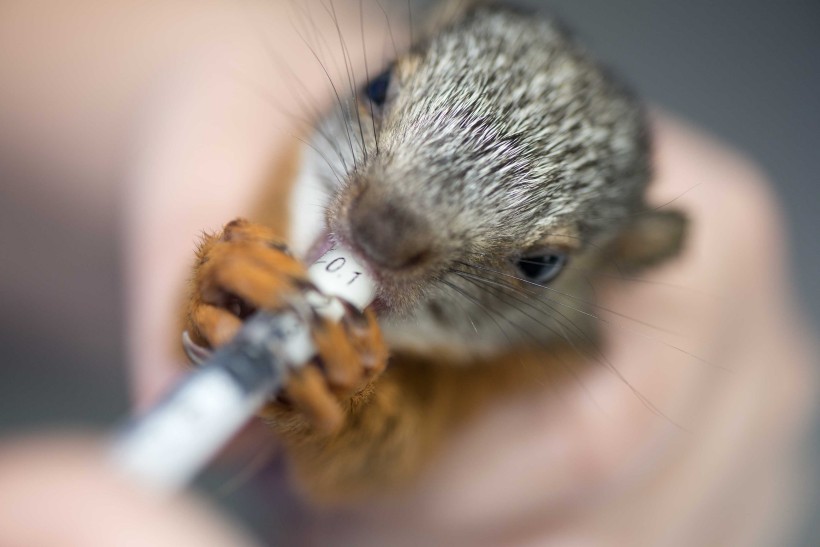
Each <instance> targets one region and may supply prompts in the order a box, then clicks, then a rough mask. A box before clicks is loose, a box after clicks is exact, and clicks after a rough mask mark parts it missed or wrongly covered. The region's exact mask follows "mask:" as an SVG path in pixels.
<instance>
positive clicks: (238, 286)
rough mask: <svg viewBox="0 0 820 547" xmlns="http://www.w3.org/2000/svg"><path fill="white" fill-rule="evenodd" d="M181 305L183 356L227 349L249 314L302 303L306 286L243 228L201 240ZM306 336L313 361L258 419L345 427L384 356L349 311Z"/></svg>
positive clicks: (267, 235) (367, 323) (301, 269)
mask: <svg viewBox="0 0 820 547" xmlns="http://www.w3.org/2000/svg"><path fill="white" fill-rule="evenodd" d="M197 258H198V260H197V263H196V266H195V269H194V276H193V280H192V294H191V298H190V301H189V305H188V314H187V325H188V326H187V328H188V334H189V341H188V342H187V345H188V348H187V349H188V351H189V355H191V354H192V352H193V353H196V352H197V351H199V352H200V355H204V352H202V348H215V347H217V346H220V345H222V344H224V343H226V342H228V341H230V340H231V339H232V338H233V337H234V335H235V334H236V333H237V331H238V330H239V329H240V328H241V326H242V322H243V321H244V320H245V319H247V318H248V317H249V316H251V315H252V314H253V313H254V312H255V311H256V310H259V309H265V310H277V309H283V308H285V307H288V306H289V305H290V303H291V302H293V301H294V299H297V298H301V297H302V293H303V291H304V290H305V289H308V288H310V287H311V286H312V285H311V283H310V281H309V279H308V276H307V270H306V268H305V266H304V265H303V264H302V263H301V262H299V261H298V260H297V259H296V258H294V257H293V256H291V255H290V253H289V252H288V250H287V247H286V246H285V245H284V244H283V243H282V241H281V239H279V238H277V237H276V236H275V234H274V233H273V232H272V231H271V230H270V229H268V228H267V227H265V226H261V225H258V224H253V223H250V222H248V221H245V220H235V221H233V222H231V223H229V224H227V225H226V226H225V227H224V229H223V231H222V233H221V234H218V235H214V236H208V237H206V238H205V240H204V241H203V242H202V244H201V245H200V247H199V249H198V252H197ZM312 322H313V325H312V333H313V340H314V344H315V346H316V348H317V350H318V357H317V358H316V359H315V360H314V361H313V362H311V363H309V364H307V365H306V366H305V367H303V368H301V369H298V370H294V371H293V372H292V373H291V375H290V377H289V378H288V381H287V384H286V386H285V388H284V389H283V391H282V393H281V397H280V400H281V401H283V402H284V403H283V404H282V403H279V404H273V405H271V406H270V407H269V408H268V409H267V411H266V412H265V416H266V417H268V418H271V419H274V420H276V419H285V418H288V419H290V418H293V417H294V413H295V414H297V415H300V416H301V417H302V418H304V419H306V420H307V422H308V423H309V424H310V425H312V426H314V427H317V428H319V429H322V430H325V431H332V430H335V429H337V428H338V427H339V426H340V425H341V424H342V423H343V421H344V412H343V407H346V406H348V405H343V404H340V403H344V402H346V401H349V400H350V398H351V397H353V396H355V395H356V394H359V393H361V392H362V391H363V390H365V388H367V387H368V385H369V384H370V383H371V382H372V381H373V380H374V379H375V378H376V377H378V375H379V374H380V373H381V372H382V371H383V370H384V367H385V364H386V362H387V349H386V346H385V344H384V342H383V341H382V337H381V331H380V330H379V327H378V323H377V322H376V318H375V315H374V314H373V313H372V312H371V311H369V310H368V311H365V312H364V313H360V312H358V311H357V310H355V309H353V308H352V307H351V308H350V309H349V310H348V313H347V314H346V315H345V316H344V318H343V319H342V320H341V321H340V322H338V323H335V322H332V321H329V320H326V319H324V318H322V317H321V316H319V315H318V314H314V316H313V318H312Z"/></svg>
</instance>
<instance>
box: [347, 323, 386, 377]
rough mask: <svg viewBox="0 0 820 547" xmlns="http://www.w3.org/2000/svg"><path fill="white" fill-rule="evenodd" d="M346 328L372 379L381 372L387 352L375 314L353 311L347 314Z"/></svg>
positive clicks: (384, 365)
mask: <svg viewBox="0 0 820 547" xmlns="http://www.w3.org/2000/svg"><path fill="white" fill-rule="evenodd" d="M346 327H347V330H348V332H349V333H350V339H351V340H352V343H353V347H354V348H355V350H356V351H357V353H358V354H359V360H360V363H361V366H362V367H363V368H364V369H365V371H366V373H367V376H368V377H369V378H372V377H374V376H376V375H378V374H380V373H381V372H383V371H384V369H385V367H386V366H387V357H388V351H387V345H386V344H385V342H384V338H383V336H382V331H381V328H380V327H379V323H378V320H377V319H376V314H375V313H374V312H373V311H372V310H369V309H368V310H365V311H364V313H358V312H356V311H353V312H351V313H349V314H348V320H347V321H346Z"/></svg>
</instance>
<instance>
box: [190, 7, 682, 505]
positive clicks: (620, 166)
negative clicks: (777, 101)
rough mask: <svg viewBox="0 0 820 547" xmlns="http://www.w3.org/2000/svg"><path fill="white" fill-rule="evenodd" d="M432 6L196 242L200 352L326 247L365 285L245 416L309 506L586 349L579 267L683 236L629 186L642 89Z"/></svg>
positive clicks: (546, 34)
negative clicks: (376, 67)
mask: <svg viewBox="0 0 820 547" xmlns="http://www.w3.org/2000/svg"><path fill="white" fill-rule="evenodd" d="M437 13H438V15H436V16H434V17H433V24H432V25H430V27H429V30H428V31H426V32H425V33H424V34H423V35H422V36H419V37H417V39H416V40H415V43H413V44H412V46H411V47H410V49H409V51H407V52H406V53H404V54H402V55H400V56H399V57H398V58H397V59H395V60H394V61H393V62H392V63H391V64H390V65H389V67H388V68H387V70H385V71H384V72H383V73H381V74H380V75H378V76H377V77H375V78H373V79H371V81H369V82H367V83H364V84H363V85H361V87H359V88H358V89H356V90H355V92H352V93H351V94H350V95H349V96H347V97H341V98H340V100H339V101H338V102H337V103H336V106H335V108H334V109H333V110H332V111H331V112H329V113H327V114H326V115H325V116H324V117H323V118H322V119H321V120H319V121H318V123H317V124H316V127H315V133H314V134H313V135H312V136H311V137H310V138H309V143H308V144H309V145H308V146H306V147H305V148H304V150H302V151H301V153H300V157H299V159H298V167H297V168H296V169H295V171H296V173H295V176H293V177H281V179H280V180H276V181H274V183H273V184H274V190H273V191H272V192H271V196H273V197H268V198H267V199H265V200H263V203H262V204H261V205H262V207H261V210H260V213H259V215H258V218H260V219H262V220H264V223H263V222H260V223H254V222H250V221H246V220H236V221H233V222H231V223H229V224H227V225H226V226H225V228H224V230H223V231H222V232H221V233H219V234H214V235H210V236H206V237H205V238H204V240H203V242H202V244H201V246H200V247H199V249H198V253H197V261H196V265H195V268H194V272H193V279H192V283H191V296H190V299H189V304H188V307H187V310H186V311H187V313H186V329H187V330H188V331H190V333H191V336H192V337H193V339H194V341H195V342H196V343H199V344H202V345H205V346H210V347H213V346H217V345H219V344H221V343H224V342H225V341H227V340H229V339H230V338H231V336H232V335H233V334H234V333H235V332H236V330H237V329H238V328H239V326H240V325H241V321H242V320H243V319H244V318H246V317H247V316H249V315H250V314H251V313H252V312H253V310H255V309H259V308H275V307H277V306H279V305H281V296H282V295H283V294H286V293H287V292H288V291H290V290H298V289H299V288H300V287H303V286H304V284H305V283H307V281H306V277H305V266H304V264H310V263H311V262H312V261H314V260H315V259H316V258H318V256H320V255H321V254H322V252H324V251H325V250H326V249H328V248H329V247H330V245H332V243H333V242H339V243H341V244H343V245H344V246H346V247H348V248H349V249H351V250H352V251H353V252H354V253H355V254H356V255H357V257H358V258H359V259H360V260H361V261H362V262H363V263H364V264H366V266H367V267H368V268H369V270H370V273H371V274H372V276H373V277H374V278H375V279H376V280H377V282H378V286H379V289H378V296H377V301H376V304H375V305H374V306H373V307H372V308H373V310H369V311H367V312H366V313H364V314H361V315H357V314H355V313H351V314H349V318H348V319H347V320H346V321H345V322H344V323H343V324H341V325H333V324H330V323H324V322H319V323H318V324H317V326H316V329H315V331H316V333H315V338H316V343H317V345H318V347H319V348H320V358H319V359H318V360H317V361H316V362H315V363H314V364H312V365H311V366H309V367H308V368H306V369H305V370H304V371H302V372H300V373H298V374H295V375H294V376H293V377H292V378H291V379H290V382H289V384H288V386H287V388H286V389H285V390H284V392H283V394H282V396H281V397H280V399H279V400H278V401H277V402H276V403H273V404H271V405H270V406H269V407H268V408H267V409H266V410H265V412H264V417H265V419H266V420H268V421H269V422H270V424H271V425H272V427H273V428H274V429H275V430H277V431H278V434H279V435H280V436H281V438H282V439H283V442H284V443H285V444H286V446H287V453H288V458H289V461H290V464H291V466H292V469H293V470H294V471H295V474H296V476H297V478H298V481H299V484H300V486H301V487H302V489H303V490H304V491H305V492H307V493H308V494H309V495H310V496H311V497H312V498H314V499H316V500H319V501H325V502H340V501H346V500H350V499H354V498H357V497H360V496H367V495H374V494H378V493H383V492H385V491H389V490H391V489H394V488H398V487H401V485H402V484H405V483H406V482H407V480H408V479H409V478H412V477H413V476H414V474H415V473H418V472H419V470H420V469H421V468H422V467H423V464H424V463H425V462H426V461H428V460H429V458H430V457H431V456H433V455H434V454H435V451H436V449H437V447H439V446H440V445H441V443H442V442H443V441H445V440H446V439H447V437H448V435H449V434H450V433H451V432H452V431H453V430H454V428H456V427H458V426H459V425H460V424H463V423H464V422H465V421H466V420H469V419H473V418H476V417H477V416H478V415H480V411H481V410H482V409H486V408H487V406H488V405H489V404H491V403H492V402H493V401H500V400H503V398H505V397H512V396H516V395H520V394H522V393H524V392H525V391H526V390H537V389H544V384H545V382H553V383H554V382H560V381H565V380H567V379H566V378H560V377H559V376H560V374H559V373H560V371H562V370H566V369H567V368H568V367H567V363H568V362H570V363H575V364H576V365H578V364H579V363H582V362H584V361H588V360H594V356H595V355H596V352H598V351H599V349H597V348H598V345H599V341H598V340H597V339H596V337H595V324H594V321H592V319H591V315H592V313H591V312H593V311H594V308H592V305H591V303H590V302H591V300H592V299H593V298H594V294H593V293H592V289H591V284H590V281H589V280H590V279H593V280H594V278H595V274H596V273H602V272H606V271H607V270H609V269H611V268H614V267H617V268H618V269H619V271H624V270H632V271H634V270H636V269H640V268H644V267H648V266H651V265H653V264H656V263H659V262H660V261H662V260H664V259H666V258H668V257H671V256H673V255H674V254H675V253H677V251H678V250H679V248H680V247H681V244H682V241H683V239H684V231H685V224H686V222H685V218H684V216H683V215H682V214H681V213H679V212H676V211H671V210H668V209H663V210H656V209H653V208H650V207H649V206H648V205H647V204H646V202H645V190H646V188H647V184H648V182H649V180H650V175H651V169H650V165H649V147H650V136H649V134H648V130H647V123H646V120H645V117H644V112H643V110H642V108H641V105H640V104H639V102H638V101H637V100H636V99H635V97H634V96H633V94H632V93H630V91H629V90H628V89H626V88H625V87H624V86H623V85H622V84H621V83H620V82H618V81H617V80H616V79H614V78H613V77H612V76H611V75H610V74H609V73H608V72H607V71H606V70H605V69H603V68H602V67H601V66H600V65H599V64H598V63H597V62H595V61H594V60H592V59H591V58H590V56H589V55H588V54H587V53H586V51H585V50H584V49H582V48H581V47H580V46H579V45H578V44H576V43H575V42H574V41H573V40H572V39H571V37H570V36H568V34H567V33H566V32H565V31H564V30H563V29H562V28H561V26H560V25H559V24H558V23H557V22H556V21H555V20H553V19H551V18H547V17H543V16H536V15H534V14H531V13H528V12H524V11H521V10H518V9H514V8H511V7H508V6H504V5H498V4H495V3H487V2H460V3H459V6H457V7H456V6H455V5H454V4H448V5H446V6H445V7H443V8H442V9H441V10H440V11H438V12H437ZM284 179H289V180H284ZM288 219H289V220H288ZM284 241H288V243H289V249H291V250H292V253H293V254H291V251H290V250H289V249H288V248H287V247H285V244H284ZM317 321H318V320H317ZM379 327H380V328H379ZM380 330H381V332H383V335H384V341H383V340H382V335H381V332H380Z"/></svg>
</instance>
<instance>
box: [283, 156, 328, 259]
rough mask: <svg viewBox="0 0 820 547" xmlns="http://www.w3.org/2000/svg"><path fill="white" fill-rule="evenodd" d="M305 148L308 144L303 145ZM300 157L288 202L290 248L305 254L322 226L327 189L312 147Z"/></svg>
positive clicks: (299, 254) (300, 254)
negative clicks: (320, 175) (297, 172)
mask: <svg viewBox="0 0 820 547" xmlns="http://www.w3.org/2000/svg"><path fill="white" fill-rule="evenodd" d="M306 148H307V147H306ZM303 154H304V156H303V160H302V161H301V167H300V170H299V174H298V176H297V178H296V182H295V185H294V187H293V193H292V195H291V199H290V201H291V203H290V211H291V216H290V248H291V250H293V252H294V253H295V254H296V256H300V257H304V256H305V255H306V254H307V252H308V251H309V250H310V247H311V245H312V244H313V242H314V241H316V239H317V238H318V237H319V236H320V235H321V234H322V230H323V228H324V217H323V211H324V207H325V205H326V202H327V193H326V192H325V191H324V190H323V189H322V183H321V181H320V179H319V174H318V172H317V166H318V161H321V160H317V159H316V158H314V157H312V156H313V153H312V151H311V150H307V149H306V150H305V151H304V152H303Z"/></svg>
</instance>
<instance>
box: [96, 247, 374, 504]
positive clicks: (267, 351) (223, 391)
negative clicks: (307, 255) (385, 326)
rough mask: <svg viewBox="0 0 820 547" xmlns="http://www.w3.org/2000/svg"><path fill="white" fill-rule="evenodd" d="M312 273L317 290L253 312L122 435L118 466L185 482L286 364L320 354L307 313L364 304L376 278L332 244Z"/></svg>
mask: <svg viewBox="0 0 820 547" xmlns="http://www.w3.org/2000/svg"><path fill="white" fill-rule="evenodd" d="M308 274H309V276H310V279H311V281H312V282H313V284H314V285H315V286H316V287H317V288H318V289H319V291H320V292H316V291H308V292H307V293H306V294H305V299H304V301H299V302H295V303H294V305H293V307H292V308H290V309H288V310H286V311H283V312H277V313H271V312H266V311H260V312H257V313H256V314H254V315H253V316H252V317H251V318H249V319H248V320H247V321H246V322H245V324H244V325H243V327H242V329H241V330H240V331H239V333H238V334H237V335H236V337H235V338H234V340H233V341H232V342H231V343H229V344H227V345H225V346H223V347H221V348H220V349H219V350H217V351H216V352H214V353H213V354H212V355H211V356H210V357H209V358H208V359H207V360H206V361H205V362H204V363H202V365H201V366H200V368H198V369H197V370H196V371H195V372H193V373H192V374H190V375H189V376H187V377H186V378H185V379H183V380H182V382H181V383H180V384H178V385H177V386H176V387H175V388H174V389H172V390H171V392H170V393H169V394H168V395H167V396H166V397H165V398H164V399H163V400H162V401H161V402H160V403H159V404H158V405H156V406H155V407H154V408H153V409H151V410H150V411H148V412H147V413H146V414H144V415H143V416H141V417H139V418H137V419H136V420H134V421H132V422H131V423H130V424H129V425H128V426H127V427H126V428H125V429H124V430H123V431H121V432H120V433H119V434H118V435H117V437H116V438H115V440H114V444H113V447H112V450H111V456H112V458H113V461H114V464H115V465H116V466H117V467H118V468H119V469H121V470H122V471H124V472H125V473H126V474H127V475H129V476H131V477H133V478H134V479H135V480H137V481H138V482H140V483H141V484H144V485H146V486H148V487H150V488H153V489H156V490H160V491H174V490H177V489H180V488H182V487H184V486H185V485H186V484H187V483H188V482H190V481H191V480H192V479H193V478H194V477H195V476H196V474H197V473H199V472H200V471H201V470H202V469H203V468H204V467H205V466H206V465H207V464H208V462H210V461H211V459H213V457H214V456H215V455H216V454H217V452H219V450H220V449H221V448H222V447H223V446H225V445H226V444H227V443H228V441H229V440H230V439H231V438H232V437H233V436H234V435H235V434H236V433H237V432H238V431H239V430H240V429H241V428H242V426H243V425H245V424H246V423H247V422H248V421H249V420H250V419H251V418H252V417H253V416H254V415H255V414H256V413H257V412H258V411H259V409H260V408H262V406H264V404H265V403H266V402H267V401H268V400H270V398H271V396H273V395H274V394H276V392H277V391H279V389H281V387H282V386H283V385H284V383H285V380H286V379H287V375H288V372H289V370H292V369H295V368H298V367H301V366H304V364H305V363H307V362H308V361H309V360H310V359H312V358H313V356H314V355H315V354H316V349H315V347H314V345H313V342H312V339H311V333H310V326H309V323H308V316H309V315H310V314H311V313H313V312H316V313H319V314H321V315H323V316H324V317H326V318H328V319H331V320H339V319H341V317H342V316H343V315H344V313H345V309H344V304H342V302H341V301H340V299H341V300H344V301H346V302H349V303H350V304H352V305H354V306H356V307H357V308H358V309H360V310H361V309H364V308H366V307H367V306H368V305H369V304H370V303H371V302H372V301H373V298H374V296H375V291H376V285H375V282H374V281H373V280H372V278H370V276H369V275H368V274H367V270H366V269H365V268H364V267H362V265H361V264H360V263H359V262H357V260H356V259H355V258H354V257H353V256H352V255H351V253H349V252H348V251H346V250H342V249H332V250H330V251H329V252H327V253H326V254H325V255H324V256H322V257H321V258H320V259H319V260H318V261H316V263H314V264H313V265H312V266H311V267H310V268H309V269H308Z"/></svg>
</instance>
